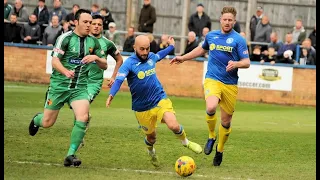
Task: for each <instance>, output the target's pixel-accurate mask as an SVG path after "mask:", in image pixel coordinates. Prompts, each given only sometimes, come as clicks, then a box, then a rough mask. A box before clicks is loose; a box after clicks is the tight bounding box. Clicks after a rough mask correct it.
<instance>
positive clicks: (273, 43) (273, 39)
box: [268, 32, 283, 54]
mask: <svg viewBox="0 0 320 180" xmlns="http://www.w3.org/2000/svg"><path fill="white" fill-rule="evenodd" d="M282 45H283V42H282V41H279V40H278V34H277V33H276V32H272V33H271V34H270V44H269V46H268V47H273V48H274V50H275V54H277V52H278V50H279V48H280V47H281V46H282Z"/></svg>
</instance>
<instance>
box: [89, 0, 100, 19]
mask: <svg viewBox="0 0 320 180" xmlns="http://www.w3.org/2000/svg"><path fill="white" fill-rule="evenodd" d="M99 8H100V7H99V5H98V4H96V3H94V4H92V6H91V16H94V15H100V12H99Z"/></svg>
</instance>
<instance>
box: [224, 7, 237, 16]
mask: <svg viewBox="0 0 320 180" xmlns="http://www.w3.org/2000/svg"><path fill="white" fill-rule="evenodd" d="M225 13H231V14H233V16H234V17H236V15H237V10H236V8H234V7H229V6H226V7H223V8H222V11H221V15H223V14H225Z"/></svg>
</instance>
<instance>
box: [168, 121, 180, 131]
mask: <svg viewBox="0 0 320 180" xmlns="http://www.w3.org/2000/svg"><path fill="white" fill-rule="evenodd" d="M168 128H169V129H170V130H171V131H173V132H178V131H180V125H179V124H178V123H171V124H168Z"/></svg>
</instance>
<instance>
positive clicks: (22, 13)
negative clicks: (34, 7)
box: [10, 0, 29, 22]
mask: <svg viewBox="0 0 320 180" xmlns="http://www.w3.org/2000/svg"><path fill="white" fill-rule="evenodd" d="M11 14H16V15H17V20H18V22H28V18H29V13H28V10H27V8H26V7H24V5H23V3H22V0H15V3H14V7H13V9H11V11H10V15H11Z"/></svg>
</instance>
